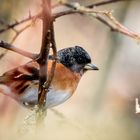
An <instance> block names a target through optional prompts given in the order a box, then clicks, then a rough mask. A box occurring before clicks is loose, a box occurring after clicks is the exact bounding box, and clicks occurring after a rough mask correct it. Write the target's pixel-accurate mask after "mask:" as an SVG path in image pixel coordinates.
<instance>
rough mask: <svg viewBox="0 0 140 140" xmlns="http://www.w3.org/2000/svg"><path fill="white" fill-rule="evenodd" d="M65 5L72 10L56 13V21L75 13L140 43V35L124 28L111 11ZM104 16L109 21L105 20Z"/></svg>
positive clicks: (77, 5) (78, 5)
mask: <svg viewBox="0 0 140 140" xmlns="http://www.w3.org/2000/svg"><path fill="white" fill-rule="evenodd" d="M64 4H65V6H67V5H70V6H68V7H71V8H72V9H70V10H66V11H62V12H59V13H56V14H55V15H54V19H56V18H59V17H61V16H65V15H69V14H75V13H78V14H81V15H87V16H91V17H93V18H96V19H97V20H99V21H100V22H102V23H103V24H105V25H107V26H108V27H109V28H110V29H111V31H115V32H120V33H122V34H124V35H127V36H129V37H131V38H134V39H136V40H137V41H140V35H139V34H137V33H135V32H133V31H131V30H130V29H128V28H126V27H125V26H123V25H122V24H121V23H120V22H119V21H117V19H116V18H115V17H114V16H113V15H112V12H110V11H97V10H94V9H91V8H87V7H84V6H80V4H76V5H75V4H72V3H71V4H69V3H68V4H67V3H64ZM104 16H105V17H106V18H108V19H106V18H104Z"/></svg>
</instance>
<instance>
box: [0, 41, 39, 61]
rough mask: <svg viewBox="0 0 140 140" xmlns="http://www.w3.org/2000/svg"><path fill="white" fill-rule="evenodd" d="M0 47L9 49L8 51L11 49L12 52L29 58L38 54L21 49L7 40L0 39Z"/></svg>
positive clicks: (34, 57)
mask: <svg viewBox="0 0 140 140" xmlns="http://www.w3.org/2000/svg"><path fill="white" fill-rule="evenodd" d="M0 47H1V48H4V49H7V50H10V51H13V52H16V53H18V54H21V55H23V56H25V57H28V58H31V59H33V60H34V59H36V58H37V57H38V54H33V53H30V52H27V51H24V50H21V49H19V48H17V47H15V46H13V45H11V44H9V43H7V42H4V41H2V40H1V41H0Z"/></svg>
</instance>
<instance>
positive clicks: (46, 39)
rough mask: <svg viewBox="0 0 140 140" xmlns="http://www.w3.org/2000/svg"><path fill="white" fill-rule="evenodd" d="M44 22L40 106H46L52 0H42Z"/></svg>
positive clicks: (40, 63) (40, 57)
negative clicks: (45, 84) (45, 85)
mask: <svg viewBox="0 0 140 140" xmlns="http://www.w3.org/2000/svg"><path fill="white" fill-rule="evenodd" d="M42 8H43V9H42V22H43V30H42V44H41V50H40V55H39V58H38V60H37V62H38V63H39V66H40V71H39V93H38V104H39V108H42V107H44V104H45V103H46V101H45V99H46V98H45V97H46V90H47V89H46V88H45V87H44V83H45V82H46V81H47V79H48V77H47V73H46V72H47V61H48V55H49V50H50V36H51V34H50V25H51V20H52V15H51V5H50V0H42Z"/></svg>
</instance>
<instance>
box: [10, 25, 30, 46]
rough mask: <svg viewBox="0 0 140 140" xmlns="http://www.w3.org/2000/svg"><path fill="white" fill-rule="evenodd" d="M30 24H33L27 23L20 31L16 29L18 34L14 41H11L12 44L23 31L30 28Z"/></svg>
mask: <svg viewBox="0 0 140 140" xmlns="http://www.w3.org/2000/svg"><path fill="white" fill-rule="evenodd" d="M30 26H31V24H28V25H26V26H25V27H24V28H22V29H20V30H19V31H18V30H14V31H15V33H16V34H15V36H14V37H13V39H12V41H11V43H10V44H13V43H14V41H15V40H16V39H17V37H18V36H19V35H20V34H21V33H22V32H23V31H25V30H26V29H27V28H29V27H30Z"/></svg>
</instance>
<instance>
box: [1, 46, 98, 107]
mask: <svg viewBox="0 0 140 140" xmlns="http://www.w3.org/2000/svg"><path fill="white" fill-rule="evenodd" d="M57 56H58V60H59V61H57V63H56V67H55V72H54V77H53V80H52V82H51V85H50V87H49V90H48V92H47V94H46V103H45V107H46V108H52V107H55V106H57V105H59V104H62V103H63V102H65V101H66V100H67V99H69V98H70V97H71V96H72V95H73V93H74V92H75V90H76V88H77V86H78V83H79V81H80V79H81V77H82V76H83V74H84V73H85V72H87V71H88V70H98V67H97V66H96V65H95V64H92V63H91V57H90V55H89V54H88V52H87V51H86V50H85V49H83V48H82V47H81V46H74V47H69V48H64V49H61V50H59V51H58V52H57ZM52 62H53V56H52V55H49V57H48V70H47V72H46V73H47V74H48V75H49V74H50V71H51V65H52ZM38 86H39V64H38V63H37V62H36V61H35V60H31V61H29V62H27V63H26V64H24V65H20V66H18V67H16V68H13V69H11V70H9V71H7V72H5V73H3V74H2V75H1V76H0V92H1V93H3V94H4V95H7V96H10V97H11V98H13V99H15V100H16V101H17V102H18V103H19V104H20V105H23V106H24V107H27V108H33V107H34V106H35V105H37V104H38Z"/></svg>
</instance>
